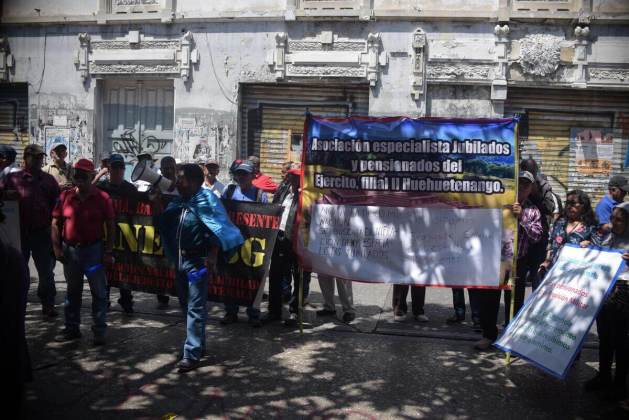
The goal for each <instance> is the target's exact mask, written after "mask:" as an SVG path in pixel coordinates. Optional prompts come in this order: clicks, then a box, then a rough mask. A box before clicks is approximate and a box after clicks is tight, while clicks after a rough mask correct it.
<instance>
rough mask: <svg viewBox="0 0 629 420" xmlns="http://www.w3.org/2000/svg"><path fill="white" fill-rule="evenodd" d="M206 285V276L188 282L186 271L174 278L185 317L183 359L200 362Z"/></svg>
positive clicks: (205, 309) (202, 348)
mask: <svg viewBox="0 0 629 420" xmlns="http://www.w3.org/2000/svg"><path fill="white" fill-rule="evenodd" d="M200 268H202V267H200ZM208 283H209V279H208V277H207V276H206V277H204V278H203V279H199V280H196V281H194V282H190V281H189V280H188V270H181V271H178V272H177V277H176V278H175V288H176V290H177V296H178V297H179V305H180V306H181V310H182V311H183V313H184V315H185V316H186V342H185V343H184V346H183V358H184V359H191V360H200V359H201V356H202V355H203V351H204V349H205V324H206V322H207V298H208Z"/></svg>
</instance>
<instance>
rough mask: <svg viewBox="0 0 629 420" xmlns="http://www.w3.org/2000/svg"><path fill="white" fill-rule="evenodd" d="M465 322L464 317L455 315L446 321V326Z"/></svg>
mask: <svg viewBox="0 0 629 420" xmlns="http://www.w3.org/2000/svg"><path fill="white" fill-rule="evenodd" d="M463 321H465V317H460V316H457V315H452V316H451V317H450V318H448V319H446V324H448V325H452V324H460V323H461V322H463Z"/></svg>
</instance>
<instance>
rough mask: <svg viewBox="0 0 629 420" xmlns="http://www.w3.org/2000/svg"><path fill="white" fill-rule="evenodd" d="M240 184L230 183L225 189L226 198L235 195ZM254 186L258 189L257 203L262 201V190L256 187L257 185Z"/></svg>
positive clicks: (229, 198)
mask: <svg viewBox="0 0 629 420" xmlns="http://www.w3.org/2000/svg"><path fill="white" fill-rule="evenodd" d="M237 186H238V185H236V184H229V185H228V186H227V191H225V198H226V199H228V200H231V199H232V197H233V195H234V191H236V187H237ZM253 188H254V189H255V190H256V203H260V202H261V201H262V190H261V189H260V188H258V187H256V186H255V185H254V186H253Z"/></svg>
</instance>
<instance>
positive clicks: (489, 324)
mask: <svg viewBox="0 0 629 420" xmlns="http://www.w3.org/2000/svg"><path fill="white" fill-rule="evenodd" d="M500 294H501V293H500V289H478V290H475V295H476V300H477V301H478V305H479V310H480V326H481V329H482V330H483V338H487V339H489V340H492V341H494V340H495V339H496V338H498V327H496V323H497V322H498V311H499V309H500Z"/></svg>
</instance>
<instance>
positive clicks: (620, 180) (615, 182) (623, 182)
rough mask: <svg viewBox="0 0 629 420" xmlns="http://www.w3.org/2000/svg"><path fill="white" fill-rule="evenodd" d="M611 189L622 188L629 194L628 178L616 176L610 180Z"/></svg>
mask: <svg viewBox="0 0 629 420" xmlns="http://www.w3.org/2000/svg"><path fill="white" fill-rule="evenodd" d="M608 186H609V188H611V187H616V188H620V189H621V190H623V191H624V192H629V184H627V178H625V177H624V176H622V175H614V176H613V177H611V178H610V179H609V184H608Z"/></svg>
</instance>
